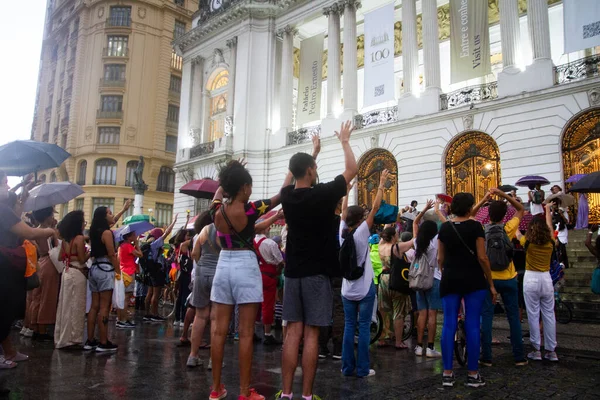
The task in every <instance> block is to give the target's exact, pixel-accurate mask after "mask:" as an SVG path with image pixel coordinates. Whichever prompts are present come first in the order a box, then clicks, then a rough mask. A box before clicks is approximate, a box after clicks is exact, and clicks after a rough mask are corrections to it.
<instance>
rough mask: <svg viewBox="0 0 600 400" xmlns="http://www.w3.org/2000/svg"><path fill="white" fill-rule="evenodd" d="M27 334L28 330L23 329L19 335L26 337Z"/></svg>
mask: <svg viewBox="0 0 600 400" xmlns="http://www.w3.org/2000/svg"><path fill="white" fill-rule="evenodd" d="M25 332H27V328H25V327H23V329H21V332H19V335H21V336H25Z"/></svg>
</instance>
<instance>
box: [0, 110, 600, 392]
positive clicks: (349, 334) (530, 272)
mask: <svg viewBox="0 0 600 400" xmlns="http://www.w3.org/2000/svg"><path fill="white" fill-rule="evenodd" d="M352 131H353V128H352V125H351V124H350V123H349V122H347V123H344V124H342V126H341V129H340V131H339V132H336V135H337V137H338V139H339V141H340V144H341V146H342V149H343V152H344V170H343V172H342V173H341V174H340V175H338V176H337V177H336V178H335V179H334V180H333V181H331V182H327V183H318V173H317V161H316V160H317V157H318V155H319V152H320V139H319V138H318V137H314V138H313V154H312V155H309V154H306V153H297V154H295V155H294V156H293V157H292V158H291V159H290V162H289V173H288V175H287V177H286V178H285V181H284V182H283V185H282V188H281V190H280V191H279V192H278V193H277V194H275V195H274V196H273V197H271V198H268V199H261V200H258V201H250V199H251V198H252V182H253V181H252V176H251V175H250V173H249V171H248V170H247V169H246V167H245V164H244V163H243V161H231V162H229V163H228V164H227V165H225V166H224V167H223V168H222V169H221V170H220V172H219V182H220V187H219V189H218V190H217V192H216V193H215V196H214V199H213V202H212V205H211V207H210V210H209V211H207V212H205V213H203V214H201V215H199V216H197V218H196V219H195V222H194V228H193V229H188V223H189V215H188V220H186V222H185V225H184V228H182V229H181V230H180V231H179V232H177V233H176V234H175V235H174V236H173V238H172V239H171V244H172V245H171V246H170V250H165V247H169V246H165V242H167V240H168V238H169V237H170V235H171V233H172V231H173V229H174V227H175V225H176V223H177V216H175V217H174V219H173V221H172V223H171V224H170V225H169V226H168V227H167V228H166V229H164V230H163V229H160V228H155V229H152V230H150V232H149V233H148V234H146V235H144V236H143V239H142V236H141V235H139V233H138V232H135V231H127V230H126V231H122V232H121V235H120V236H119V238H118V240H115V235H114V231H113V230H112V229H111V228H112V227H113V226H114V225H115V224H116V223H117V222H118V221H119V219H120V217H121V216H122V215H123V213H124V212H125V211H126V210H127V209H128V208H129V207H130V205H131V204H130V203H126V204H125V206H124V209H123V210H122V211H121V212H119V213H118V214H115V215H113V213H112V210H110V209H108V208H106V207H99V208H97V209H96V210H95V211H94V214H93V216H92V222H91V225H90V227H89V231H86V225H87V222H86V220H85V215H84V213H83V212H82V211H72V212H70V213H68V214H67V215H66V216H65V217H64V218H63V219H62V221H60V223H57V221H56V219H55V217H54V215H55V212H54V209H53V208H52V207H49V208H45V209H41V210H36V211H34V212H32V213H30V214H23V213H22V208H21V207H22V204H23V201H24V200H25V199H26V196H27V188H24V189H23V190H22V192H21V194H20V195H16V194H15V191H14V190H12V191H11V190H9V188H8V185H7V180H6V176H5V175H4V174H3V173H1V172H0V261H1V262H0V266H1V268H2V274H3V276H4V277H5V279H3V280H1V281H0V297H1V298H2V300H4V301H3V304H8V305H10V306H5V307H3V312H2V314H1V315H2V318H1V321H0V344H1V345H2V352H3V355H2V356H1V357H0V368H3V369H10V368H14V367H15V366H16V365H17V363H19V362H23V361H26V360H27V359H28V356H26V355H25V354H22V353H20V352H18V351H17V350H16V349H15V348H14V347H13V346H12V343H11V339H10V335H9V331H10V328H11V326H12V324H13V323H14V322H15V321H16V320H23V326H22V329H21V334H22V335H23V336H26V337H32V338H33V339H34V340H40V341H53V342H54V345H55V347H56V348H57V349H64V348H81V349H82V350H84V351H96V352H114V351H116V349H117V345H116V344H113V343H112V342H111V341H110V340H109V333H108V332H109V330H108V324H109V316H110V313H111V309H112V308H113V307H114V304H113V290H117V289H115V288H116V285H115V283H116V282H117V283H119V281H122V286H123V287H124V297H125V300H124V306H123V307H121V308H119V309H118V310H117V318H116V325H115V326H116V328H117V329H134V328H135V326H136V324H135V320H134V318H133V316H132V315H131V314H130V312H129V311H128V308H129V307H128V306H129V304H130V303H131V300H132V296H133V297H135V304H136V309H144V310H145V311H144V313H145V314H144V316H143V321H145V322H155V323H161V322H164V321H165V318H164V317H161V316H160V315H159V310H158V308H159V298H160V296H161V295H162V294H163V293H164V292H163V290H164V287H165V285H166V283H167V280H170V281H174V282H177V298H176V304H175V320H174V326H176V327H182V328H183V330H182V335H181V339H180V343H181V345H187V346H190V353H189V356H188V358H187V366H188V367H190V368H193V367H198V366H201V365H203V363H204V360H202V359H201V358H200V356H199V350H200V349H201V348H207V347H210V358H209V361H208V369H209V370H212V388H211V391H210V395H209V398H210V399H211V400H218V399H223V398H225V397H226V396H227V390H226V388H225V384H224V382H223V381H222V378H221V373H222V369H223V366H224V363H225V360H224V358H225V357H224V349H225V344H226V341H227V338H228V336H229V335H230V334H231V333H234V334H235V338H236V340H238V341H239V351H238V358H239V375H240V388H239V393H240V395H239V399H242V400H243V399H251V400H260V399H264V396H262V395H260V394H259V393H257V391H256V390H255V389H253V388H252V387H251V372H252V359H253V351H254V343H255V342H256V341H257V335H256V333H255V323H256V322H257V321H260V322H262V325H263V332H262V336H263V339H262V341H263V343H264V345H267V346H269V345H280V344H282V343H281V342H280V341H279V340H278V339H277V338H276V336H275V335H274V334H273V331H272V326H273V324H274V322H275V312H276V308H277V307H276V303H282V304H283V311H282V320H283V322H282V325H283V335H282V342H283V347H282V388H281V391H280V392H279V393H278V394H277V398H279V399H292V398H293V396H294V395H293V392H292V387H293V381H294V376H295V371H296V368H297V366H298V364H299V362H300V361H299V354H301V366H302V393H301V395H302V398H303V399H306V400H309V399H311V400H318V399H319V397H318V396H317V395H315V394H314V393H313V387H314V383H315V380H316V374H317V362H318V359H319V358H327V357H329V356H331V357H332V358H333V359H338V360H341V366H340V369H341V373H342V375H343V376H357V377H360V378H367V377H370V376H373V375H375V374H376V371H375V370H374V369H372V368H371V362H370V354H369V353H370V350H369V348H370V327H371V321H372V319H373V314H374V310H376V309H377V310H379V312H380V314H381V315H382V319H383V325H384V326H383V333H382V336H381V339H380V340H379V342H378V343H377V345H378V346H382V347H383V346H393V347H394V348H395V349H397V350H404V349H408V345H407V343H405V342H404V341H403V331H404V329H405V324H404V321H405V319H406V318H415V321H416V330H417V334H416V342H415V343H416V345H415V346H414V347H413V348H412V349H411V351H414V354H415V355H416V356H419V357H420V356H425V357H429V358H438V357H439V358H441V359H442V364H443V373H442V385H443V386H446V387H451V386H454V384H455V379H456V378H455V375H454V371H453V357H454V355H453V353H454V342H455V334H456V331H457V324H458V319H459V314H461V315H463V316H464V324H465V330H466V337H467V354H468V361H467V369H468V375H467V377H466V384H467V385H468V386H470V387H480V386H483V385H485V380H484V378H483V377H482V376H481V374H480V373H479V369H480V366H491V365H492V362H493V359H492V347H491V345H492V321H493V318H494V308H495V306H496V300H497V297H498V296H500V297H501V298H502V304H503V306H504V309H505V312H506V316H507V319H508V323H509V325H510V340H511V345H512V352H513V357H514V363H515V366H517V367H523V366H525V365H527V364H528V360H535V361H539V360H542V359H546V360H549V361H553V362H555V361H558V356H557V354H556V352H555V349H556V346H557V341H556V327H555V316H554V290H553V282H552V278H551V276H550V272H549V271H550V268H551V266H552V265H553V264H555V263H558V264H559V265H560V263H562V264H563V265H564V267H568V258H567V256H566V247H565V246H566V244H567V242H568V239H567V237H568V236H567V235H568V233H567V228H566V224H568V218H569V217H568V213H566V212H565V210H564V209H562V208H560V199H557V198H554V199H552V201H551V202H546V201H545V193H544V192H543V191H542V190H541V188H540V187H532V188H531V191H530V192H529V194H528V197H529V199H528V200H529V207H528V208H529V209H530V212H531V214H533V219H532V221H531V222H530V223H529V226H528V227H527V230H526V231H525V232H524V234H523V233H522V232H521V230H520V223H521V220H522V219H523V217H524V215H525V212H526V211H525V207H524V205H523V204H522V201H521V199H520V198H518V197H517V196H516V194H515V193H514V192H513V193H511V192H508V193H505V192H503V191H501V190H499V189H491V190H490V191H489V193H487V194H486V195H485V197H484V198H483V199H482V200H481V201H480V202H479V203H477V204H475V198H474V196H473V195H472V194H470V193H457V194H455V195H454V197H453V198H452V199H444V198H442V199H441V200H436V201H432V200H429V201H427V203H426V204H425V207H423V209H422V210H421V211H420V212H419V211H418V208H417V207H418V203H417V202H416V201H413V202H412V203H411V205H410V206H407V207H406V208H405V209H403V210H402V213H403V214H409V215H411V218H410V219H404V220H403V221H405V222H402V223H401V220H399V221H398V223H389V224H387V225H383V224H376V215H377V214H378V211H379V208H380V205H381V204H382V199H383V195H384V192H385V191H386V187H387V186H386V184H387V183H388V180H389V179H391V177H390V175H389V172H388V171H386V170H383V171H381V173H380V182H379V186H378V187H377V190H376V192H374V196H373V199H371V200H372V202H371V204H372V207H370V209H368V208H365V207H362V206H355V205H349V198H350V193H351V191H352V186H353V184H354V180H355V178H356V175H357V173H358V167H357V163H356V159H355V156H354V153H353V151H352V148H351V147H350V144H349V141H350V137H351V134H352ZM555 190H560V188H557V187H553V188H552V191H553V192H554V191H555ZM546 203H547V204H546ZM280 205H281V210H280V211H279V212H277V213H272V216H270V217H267V216H266V214H267V213H269V212H270V211H271V210H273V209H276V208H277V207H278V206H280ZM484 206H485V207H487V208H488V212H489V219H490V224H488V225H486V226H485V227H484V226H482V224H481V223H480V222H478V221H477V220H475V216H476V215H477V213H478V211H479V210H480V209H481V207H484ZM509 207H512V208H514V211H515V212H514V215H513V216H512V218H511V219H509V220H508V221H507V222H505V223H504V222H503V221H504V220H505V217H506V215H507V211H508V208H509ZM431 213H433V214H434V215H435V216H436V217H435V218H433V219H431V218H424V217H425V216H426V215H431ZM283 218H284V219H285V227H284V228H283V232H282V234H281V238H280V239H279V240H274V238H270V237H269V231H270V229H271V226H272V224H273V223H274V222H275V221H278V220H281V219H283ZM406 221H409V222H408V223H407V222H406ZM27 243H32V244H33V245H34V246H35V249H36V251H34V253H36V254H34V255H35V259H32V257H31V256H30V254H29V252H27V248H28V246H27ZM513 243H518V245H517V247H518V246H521V247H522V249H523V251H524V253H525V259H524V260H523V263H524V266H525V273H524V274H523V275H522V276H520V275H519V273H518V272H517V270H518V268H517V267H516V266H515V264H516V263H517V258H516V256H515V252H514V248H515V246H514V245H513ZM586 245H587V246H588V248H589V249H590V252H592V253H593V254H594V255H595V256H596V257H599V258H600V240H599V239H596V242H595V244H592V234H591V231H590V234H589V235H588V237H587V242H586ZM54 249H57V250H54ZM56 254H58V256H57V257H55V255H56ZM555 254H558V255H555ZM30 262H35V264H36V265H37V268H36V269H37V272H36V274H35V275H36V276H37V278H38V282H37V283H36V282H33V281H34V280H33V279H32V276H31V275H27V272H26V270H27V268H26V265H27V264H28V263H30ZM61 265H62V268H61ZM402 269H405V270H406V271H410V273H409V276H410V277H411V278H410V279H409V278H408V277H404V278H403V276H404V274H403V273H402V272H401V273H400V274H398V271H399V270H400V271H401V270H402ZM417 269H421V271H424V272H423V274H424V275H422V277H425V278H423V279H424V280H423V281H419V282H418V284H417V285H420V286H418V287H419V289H418V290H410V289H409V285H410V286H412V285H413V284H415V282H413V279H416V278H414V275H412V273H413V272H415V271H416V270H417ZM418 272H419V273H420V271H418ZM281 276H283V279H281ZM398 277H400V278H398ZM398 279H400V281H401V282H399V281H398ZM402 279H404V280H406V282H403V281H402ZM419 279H421V278H419ZM520 281H521V282H520ZM423 282H426V283H425V284H424V283H423ZM423 285H425V286H423ZM28 286H31V287H30V288H28ZM119 286H121V285H119ZM400 286H401V287H402V288H399V287H400ZM88 287H89V290H90V291H91V302H89V303H90V304H89V307H86V297H87V290H88ZM28 289H31V290H28ZM521 298H522V300H520V299H521ZM523 308H525V309H526V310H527V318H528V320H529V322H530V323H529V329H530V335H531V345H532V347H533V348H532V350H531V352H529V353H528V354H526V351H525V349H524V346H523V341H522V337H523V335H522V330H521V321H522V315H521V309H523ZM440 311H443V324H442V333H441V349H440V350H441V352H440V351H438V350H436V348H435V338H436V332H437V314H438V312H440ZM540 320H541V321H542V323H543V336H544V338H543V340H542V338H541V335H542V333H541V329H540V324H538V321H540ZM86 323H87V329H86V325H85V324H86ZM207 325H210V335H209V336H210V344H209V343H206V342H203V340H204V338H205V331H206V327H207ZM190 330H191V334H190ZM357 332H358V334H357ZM356 336H358V337H357V339H356ZM330 341H331V342H332V347H331V350H330V347H329V342H330ZM542 343H543V344H542ZM542 349H543V350H544V353H543V354H542Z"/></svg>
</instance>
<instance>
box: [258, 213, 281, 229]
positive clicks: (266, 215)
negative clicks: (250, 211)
mask: <svg viewBox="0 0 600 400" xmlns="http://www.w3.org/2000/svg"><path fill="white" fill-rule="evenodd" d="M278 212H279V210H271V211H269V212H268V213H266V214H265V215H263V216H262V217H260V218H259V219H258V221H256V223H259V222H263V221H265V220H267V219H269V218H271V217H272V216H274V215H276V214H277V213H278ZM273 225H278V226H285V218H281V219H278V220H277V221H275V222H273Z"/></svg>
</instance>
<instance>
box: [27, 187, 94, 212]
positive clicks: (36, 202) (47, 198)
mask: <svg viewBox="0 0 600 400" xmlns="http://www.w3.org/2000/svg"><path fill="white" fill-rule="evenodd" d="M81 194H83V189H82V188H81V186H79V185H76V184H74V183H71V182H52V183H42V184H41V185H38V186H36V187H34V188H33V189H31V192H29V198H28V199H27V200H26V201H25V204H24V206H23V211H35V210H41V209H42V208H46V207H52V206H55V205H57V204H64V203H66V202H68V201H70V200H73V199H74V198H75V197H77V196H79V195H81Z"/></svg>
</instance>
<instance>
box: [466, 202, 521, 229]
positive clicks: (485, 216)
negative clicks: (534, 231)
mask: <svg viewBox="0 0 600 400" xmlns="http://www.w3.org/2000/svg"><path fill="white" fill-rule="evenodd" d="M516 212H517V210H516V209H515V208H514V207H513V206H508V209H507V210H506V215H505V216H504V219H503V220H502V223H503V224H505V223H507V222H508V221H510V220H511V219H512V217H514V216H515V213H516ZM475 219H476V220H477V221H479V222H481V223H482V224H483V225H487V224H489V223H490V209H489V207H488V206H486V207H481V208H480V209H479V211H477V214H476V215H475ZM532 219H533V216H532V215H531V214H529V213H526V214H525V215H524V216H523V218H521V223H520V224H519V229H520V230H522V231H526V230H527V227H528V226H529V223H530V222H531V220H532Z"/></svg>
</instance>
